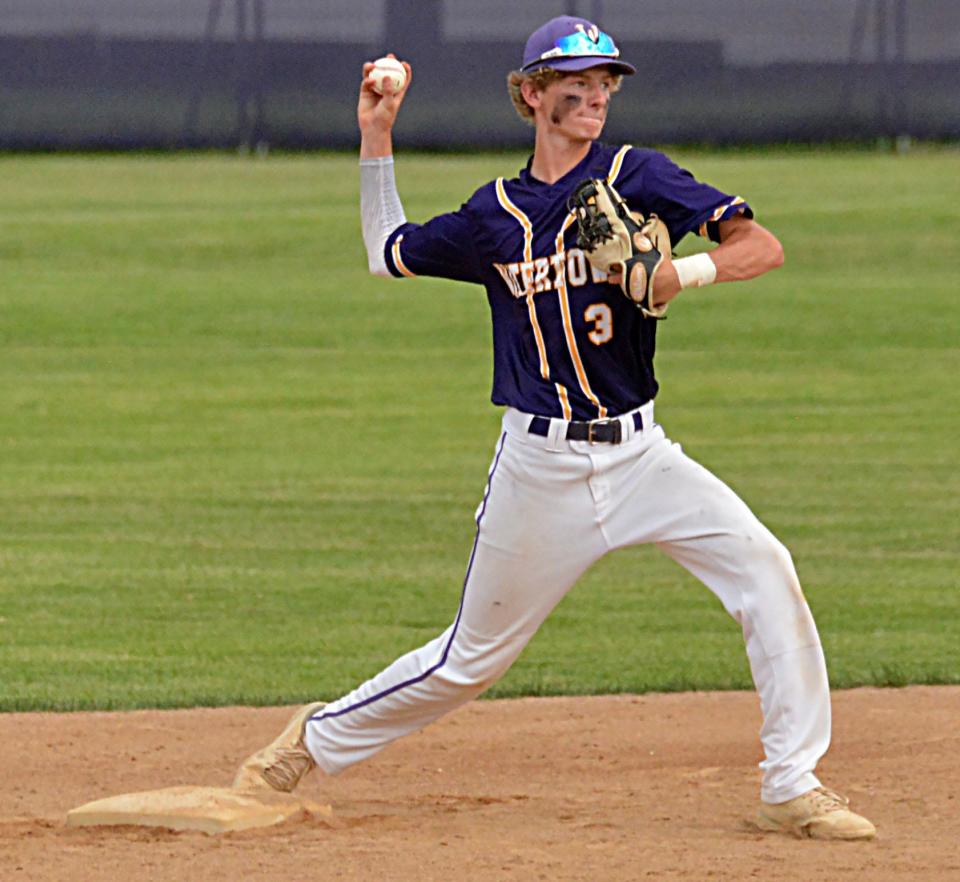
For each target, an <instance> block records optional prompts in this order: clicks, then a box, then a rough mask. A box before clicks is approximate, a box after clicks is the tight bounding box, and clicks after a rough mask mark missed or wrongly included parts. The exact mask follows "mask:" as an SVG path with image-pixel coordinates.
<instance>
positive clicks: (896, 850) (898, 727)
mask: <svg viewBox="0 0 960 882" xmlns="http://www.w3.org/2000/svg"><path fill="white" fill-rule="evenodd" d="M288 716H289V711H288V709H283V708H269V709H252V708H221V709H216V710H192V711H143V712H133V713H100V714H6V715H0V781H2V782H3V789H2V796H0V880H3V882H12V880H39V882H48V880H50V882H52V880H57V882H60V880H71V882H92V880H97V882H104V880H136V882H148V880H178V882H180V880H187V882H201V880H226V879H239V878H248V879H256V880H263V882H274V880H275V882H281V880H282V882H296V880H301V879H302V880H307V879H310V880H319V879H323V880H326V879H335V880H357V882H360V880H363V882H371V880H416V882H429V880H441V879H442V880H448V879H464V880H469V882H474V880H477V882H486V880H510V879H516V880H550V882H555V880H590V882H608V880H643V879H652V880H673V879H684V880H712V879H718V880H728V879H729V880H744V879H758V880H777V882H787V880H804V882H813V880H838V879H842V880H844V882H860V880H864V882H866V880H870V882H878V880H886V879H891V880H893V879H896V880H904V879H917V880H921V879H922V880H924V882H936V880H953V882H956V880H960V759H958V753H960V725H958V723H960V687H940V688H927V687H912V688H909V689H897V690H875V689H859V690H853V691H848V692H838V693H836V694H835V696H834V719H835V726H834V747H833V748H832V750H831V752H830V754H829V755H828V756H827V758H826V759H825V761H824V763H823V765H822V767H821V772H822V777H823V779H824V782H825V783H827V784H828V785H830V786H833V787H835V788H836V789H838V790H841V791H842V792H845V793H846V794H847V795H849V796H850V797H851V798H852V800H853V803H854V806H855V807H856V808H858V809H860V810H861V811H862V812H863V813H864V814H866V815H868V816H869V817H870V818H871V819H872V820H873V821H874V822H875V823H876V825H877V827H878V828H879V830H880V838H879V839H878V840H877V841H875V842H868V843H819V842H813V841H810V840H802V841H801V840H796V839H792V838H789V837H784V836H775V835H774V836H771V835H761V834H759V833H757V832H755V831H753V830H752V829H751V828H750V827H749V825H748V824H747V823H746V819H747V818H748V817H749V815H750V814H751V812H752V809H753V806H754V804H755V800H756V798H757V785H758V772H757V768H756V764H757V762H758V761H759V759H760V752H759V746H758V742H757V736H756V733H757V729H758V727H759V712H758V707H757V702H756V698H755V697H754V695H753V694H752V693H693V694H683V695H647V696H618V697H599V698H554V699H523V700H518V701H495V702H494V701H490V702H474V703H473V704H471V705H469V706H468V707H466V708H464V709H463V710H461V711H459V712H457V713H455V714H453V715H452V716H450V717H448V718H446V719H444V720H442V721H441V722H439V723H437V724H436V725H435V726H433V727H431V728H430V729H428V730H426V731H425V732H423V733H420V734H418V735H414V736H412V737H410V738H408V739H406V740H405V741H403V742H400V743H398V744H396V745H393V746H392V747H391V748H389V749H388V750H386V751H384V752H383V753H382V754H380V756H378V757H377V758H375V759H374V760H373V761H371V762H369V763H367V764H365V765H363V766H360V767H355V768H354V769H351V770H349V771H348V772H346V773H344V774H343V775H341V776H339V777H338V778H334V779H330V778H327V779H324V778H322V777H321V776H319V775H315V776H313V777H311V778H309V779H307V781H306V782H305V783H304V785H303V790H304V791H305V793H306V794H307V795H309V796H311V797H312V798H314V799H317V800H318V801H322V802H331V803H332V804H333V807H334V817H333V818H332V819H318V818H303V819H301V820H298V821H296V822H293V823H288V824H285V825H283V826H280V827H276V828H273V829H270V830H260V831H247V832H243V833H230V834H225V835H222V836H207V835H205V834H202V833H169V832H165V831H155V830H145V829H144V830H140V829H135V828H131V827H126V828H114V829H74V828H67V827H66V826H65V823H64V815H65V813H66V811H67V810H68V809H70V808H72V807H74V806H76V805H78V804H80V803H83V802H87V801H89V800H92V799H98V798H100V797H103V796H109V795H112V794H116V793H121V792H126V791H132V790H145V789H150V788H158V787H166V786H172V785H176V784H213V785H224V784H228V783H229V781H230V779H231V777H232V773H233V771H234V768H235V766H236V765H237V764H238V763H239V762H240V761H241V760H242V759H243V757H244V756H245V755H246V754H247V753H248V752H249V751H250V750H252V749H254V748H256V747H259V746H260V745H261V744H262V743H263V742H265V741H267V740H269V739H270V738H271V737H273V736H274V734H275V733H276V732H277V731H278V727H280V726H281V724H282V723H284V722H285V721H286V719H287V717H288Z"/></svg>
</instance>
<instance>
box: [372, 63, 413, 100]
mask: <svg viewBox="0 0 960 882" xmlns="http://www.w3.org/2000/svg"><path fill="white" fill-rule="evenodd" d="M369 76H370V77H372V79H373V91H374V92H377V93H378V94H380V95H382V94H383V81H384V80H385V79H389V80H390V81H391V82H392V83H393V93H394V94H396V93H397V92H399V91H400V90H401V89H402V88H403V86H404V83H406V81H407V72H406V70H404V67H403V65H402V64H401V63H400V62H399V61H397V59H396V58H378V59H377V60H376V61H375V62H374V63H373V70H372V71H370V73H369Z"/></svg>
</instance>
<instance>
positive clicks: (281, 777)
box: [264, 747, 311, 785]
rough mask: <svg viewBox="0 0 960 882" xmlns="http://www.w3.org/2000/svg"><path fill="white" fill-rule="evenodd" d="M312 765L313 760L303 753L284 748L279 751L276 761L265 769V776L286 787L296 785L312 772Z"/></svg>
mask: <svg viewBox="0 0 960 882" xmlns="http://www.w3.org/2000/svg"><path fill="white" fill-rule="evenodd" d="M310 765H311V760H310V758H309V757H308V756H305V755H304V753H303V751H299V750H291V749H289V748H285V747H284V748H281V749H280V750H278V751H277V758H276V760H275V761H274V762H272V763H271V764H270V765H269V766H267V768H265V769H264V776H265V777H266V776H269V778H268V780H270V779H274V780H276V781H279V782H282V783H283V784H285V785H289V784H290V783H291V782H292V783H293V784H296V783H297V781H299V780H300V779H301V778H302V777H303V776H304V774H305V773H306V772H308V771H309V770H310Z"/></svg>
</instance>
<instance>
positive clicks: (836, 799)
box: [811, 787, 850, 812]
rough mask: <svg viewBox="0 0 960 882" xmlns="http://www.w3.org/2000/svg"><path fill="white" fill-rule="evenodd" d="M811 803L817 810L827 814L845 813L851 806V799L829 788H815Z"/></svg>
mask: <svg viewBox="0 0 960 882" xmlns="http://www.w3.org/2000/svg"><path fill="white" fill-rule="evenodd" d="M811 801H812V802H813V804H814V805H815V806H816V807H817V808H820V809H823V810H824V811H826V812H839V811H844V810H845V809H846V808H847V806H848V805H850V800H849V799H847V798H846V797H845V796H841V795H840V794H839V793H837V792H835V791H833V790H830V789H829V788H827V787H817V788H815V789H814V791H813V796H812V797H811Z"/></svg>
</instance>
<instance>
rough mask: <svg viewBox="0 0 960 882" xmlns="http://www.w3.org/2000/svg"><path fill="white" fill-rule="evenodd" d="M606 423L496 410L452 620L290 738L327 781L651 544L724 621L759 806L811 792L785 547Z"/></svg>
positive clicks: (725, 499) (808, 691) (464, 694)
mask: <svg viewBox="0 0 960 882" xmlns="http://www.w3.org/2000/svg"><path fill="white" fill-rule="evenodd" d="M639 413H641V415H642V417H643V427H644V428H643V430H642V431H641V430H637V429H635V428H634V426H635V422H634V420H633V419H632V415H631V414H627V415H624V416H623V417H620V421H621V425H622V427H623V438H624V440H623V443H621V444H590V443H589V442H586V441H566V440H564V436H565V432H566V423H565V422H564V421H563V420H559V419H554V420H551V421H550V429H549V434H548V437H541V436H539V435H535V434H531V433H530V432H529V431H528V427H529V425H530V420H531V417H530V416H529V415H528V414H523V413H520V412H519V411H516V410H512V409H508V410H507V411H506V413H505V414H504V418H503V434H502V435H501V437H500V440H499V442H498V444H497V448H496V454H495V457H494V460H493V464H492V466H491V468H490V476H489V480H488V483H487V488H486V492H485V494H484V498H483V502H482V503H481V505H480V507H479V509H478V510H477V518H476V519H477V535H476V539H475V541H474V546H473V551H472V552H471V555H470V562H469V565H468V568H467V575H466V578H465V580H464V587H463V594H462V598H461V601H460V608H459V610H458V611H457V615H456V619H455V620H454V622H453V624H452V625H451V626H450V627H449V628H448V629H447V630H446V631H444V633H443V634H441V635H440V636H439V637H437V638H436V639H435V640H432V641H431V642H429V643H427V644H426V645H425V646H423V647H421V648H420V649H417V650H414V651H413V652H410V653H407V654H406V655H404V656H402V657H401V658H399V659H397V661H395V662H394V663H393V664H391V665H390V666H389V667H387V668H386V669H385V670H384V671H382V672H381V673H380V674H378V675H377V676H375V677H374V678H373V679H371V680H368V681H367V682H366V683H364V684H363V685H362V686H360V687H359V688H357V689H355V690H354V691H353V692H351V693H350V694H348V695H345V696H344V697H343V698H340V699H339V700H337V701H335V702H333V703H332V704H328V705H327V706H326V707H325V708H324V709H323V710H322V711H321V712H320V713H319V714H318V715H317V716H316V717H314V718H313V719H312V720H311V721H310V723H309V724H308V726H307V729H306V743H307V747H308V749H309V750H310V752H311V754H312V755H313V757H314V758H315V759H316V761H317V764H318V765H319V766H320V768H321V769H323V770H324V771H326V772H328V773H330V774H335V773H337V772H340V771H342V770H343V769H345V768H346V767H348V766H350V765H352V764H353V763H356V762H359V761H361V760H364V759H367V758H368V757H370V756H372V755H373V754H375V753H376V752H377V751H379V750H380V749H381V748H383V747H385V746H386V745H387V744H389V743H390V742H391V741H394V740H395V739H397V738H400V737H401V736H403V735H406V734H408V733H410V732H414V731H416V730H419V729H421V728H423V727H424V726H426V725H427V724H428V723H430V722H432V721H433V720H436V719H437V718H438V717H440V716H442V715H443V714H445V713H447V712H448V711H451V710H453V709H454V708H456V707H458V706H460V705H461V704H463V703H464V702H466V701H469V700H470V699H472V698H474V697H475V696H477V695H479V694H480V693H481V692H483V691H484V690H485V689H487V688H488V687H489V686H490V685H492V684H493V683H494V682H495V681H496V680H497V679H498V678H499V677H501V676H502V675H503V674H504V673H505V672H506V671H507V669H508V668H509V667H510V665H511V664H512V663H513V661H514V660H515V659H516V658H517V656H518V655H520V653H521V651H522V650H523V648H524V646H526V644H527V642H528V641H529V640H530V638H531V637H533V635H534V634H535V633H536V631H537V628H538V627H539V626H540V623H541V622H543V620H544V619H545V618H546V617H547V615H548V614H549V613H550V611H551V610H552V609H553V608H554V606H556V605H557V603H559V601H560V600H561V599H562V598H563V596H564V595H565V594H566V593H567V591H568V590H569V589H570V588H571V586H572V585H573V584H574V583H575V582H576V581H577V579H578V578H579V577H580V575H581V574H582V573H583V572H584V571H585V570H586V569H587V568H588V567H589V566H590V565H591V564H593V563H594V562H595V561H597V560H599V558H601V557H602V556H603V555H604V554H606V553H607V552H608V551H611V550H612V549H615V548H622V547H624V546H628V545H637V544H640V543H647V542H653V543H656V544H657V545H658V546H659V548H660V549H662V550H663V551H664V552H666V554H668V555H670V557H672V558H673V559H674V560H676V561H677V562H678V563H679V564H681V565H682V566H684V567H685V568H686V569H687V570H689V571H690V572H691V573H693V575H695V576H696V577H697V578H698V579H700V580H701V581H702V582H703V583H704V584H705V585H706V586H707V587H708V588H709V589H710V590H711V591H713V593H714V594H716V595H717V597H718V598H719V599H720V601H721V603H722V604H723V606H724V608H725V609H726V610H727V612H729V613H730V615H731V616H733V618H734V619H735V620H736V621H737V622H738V623H739V624H740V626H741V628H742V629H743V636H744V640H745V642H746V648H747V656H748V657H749V660H750V669H751V672H752V675H753V681H754V683H755V685H756V688H757V691H758V693H759V695H760V704H761V708H762V711H763V720H764V722H763V727H762V729H761V731H760V739H761V742H762V744H763V749H764V753H765V759H764V761H763V762H762V763H761V764H760V767H761V768H762V769H763V785H762V790H761V798H762V799H763V800H764V801H766V802H785V801H786V800H788V799H792V798H793V797H795V796H799V795H800V794H802V793H805V792H806V791H808V790H810V789H811V788H813V787H817V786H819V781H818V780H817V778H816V777H815V776H814V768H815V766H816V764H817V761H818V760H819V759H820V757H821V756H822V755H823V754H824V753H825V752H826V750H827V747H828V745H829V742H830V696H829V687H828V682H827V672H826V665H825V662H824V657H823V651H822V649H821V646H820V640H819V637H818V635H817V629H816V626H815V625H814V622H813V617H812V616H811V614H810V610H809V608H808V606H807V603H806V600H805V599H804V597H803V594H802V592H801V590H800V584H799V581H798V579H797V575H796V571H795V570H794V567H793V562H792V560H791V558H790V554H789V552H788V551H787V550H786V548H784V546H783V545H782V544H781V543H780V542H779V541H777V539H776V538H775V537H774V536H773V534H772V533H770V531H769V530H767V528H766V527H764V526H763V524H761V523H760V521H759V520H757V518H756V516H755V515H754V514H753V513H752V512H751V511H750V510H749V509H748V508H747V506H746V505H745V504H744V503H743V502H742V501H741V500H740V499H739V497H737V496H736V494H735V493H734V492H733V491H732V490H730V488H729V487H727V486H726V485H725V484H724V483H723V482H721V481H720V480H718V479H717V478H716V477H714V476H713V475H712V474H711V473H710V472H708V471H707V470H706V469H705V468H703V467H702V466H700V465H698V464H697V463H696V462H694V461H693V460H692V459H690V458H689V457H687V456H686V455H685V454H684V453H683V452H682V451H681V449H680V446H679V445H678V444H674V443H673V442H671V441H670V440H669V439H667V438H666V437H665V435H664V432H663V430H662V428H661V427H660V426H658V425H656V424H654V423H653V404H652V402H651V403H649V404H647V405H645V406H644V407H642V408H640V409H639Z"/></svg>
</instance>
